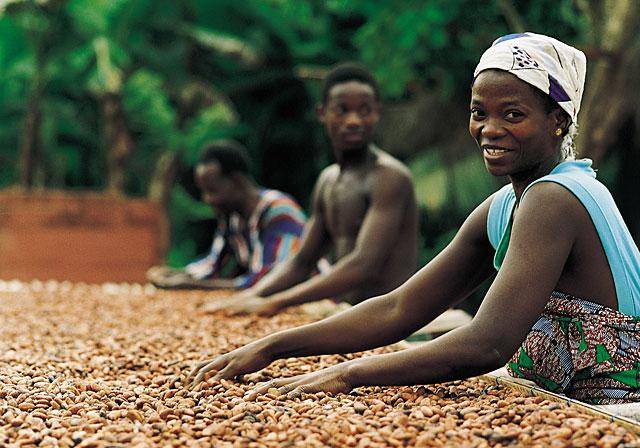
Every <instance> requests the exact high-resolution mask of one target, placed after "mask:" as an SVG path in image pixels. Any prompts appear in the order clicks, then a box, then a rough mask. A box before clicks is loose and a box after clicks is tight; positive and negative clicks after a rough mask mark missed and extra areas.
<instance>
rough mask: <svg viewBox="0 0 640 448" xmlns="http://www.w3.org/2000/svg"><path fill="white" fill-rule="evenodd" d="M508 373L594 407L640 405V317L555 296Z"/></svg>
mask: <svg viewBox="0 0 640 448" xmlns="http://www.w3.org/2000/svg"><path fill="white" fill-rule="evenodd" d="M507 369H508V370H509V373H510V374H511V375H512V376H514V377H520V378H526V379H528V380H531V381H534V382H535V383H536V384H538V385H539V386H540V387H543V388H545V389H547V390H550V391H553V392H560V393H564V394H566V395H567V396H569V397H571V398H575V399H578V400H581V401H584V402H588V403H593V404H620V403H629V402H637V401H640V317H633V316H628V315H626V314H623V313H621V312H619V311H616V310H613V309H611V308H608V307H605V306H603V305H599V304H597V303H593V302H589V301H587V300H583V299H578V298H575V297H573V296H570V295H568V294H563V293H561V292H557V291H554V292H553V293H552V294H551V298H550V300H549V302H548V303H547V305H546V307H545V309H544V312H543V313H542V316H541V317H540V319H538V321H537V322H536V323H535V324H534V326H533V328H532V329H531V332H530V333H529V334H528V335H527V337H526V339H525V341H524V342H523V344H522V346H521V347H520V348H519V349H518V351H517V352H516V353H515V355H514V356H513V358H512V359H511V362H509V364H508V365H507Z"/></svg>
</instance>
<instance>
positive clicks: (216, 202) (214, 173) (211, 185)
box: [195, 162, 236, 214]
mask: <svg viewBox="0 0 640 448" xmlns="http://www.w3.org/2000/svg"><path fill="white" fill-rule="evenodd" d="M195 180H196V185H197V186H198V188H199V189H200V193H201V197H202V201H203V202H205V203H206V204H208V205H210V206H211V207H213V208H214V209H216V210H217V211H219V212H222V213H225V214H228V213H230V212H232V211H233V210H234V209H235V207H234V205H235V196H236V195H235V192H236V188H235V185H234V182H233V179H232V178H231V177H229V176H226V175H224V174H223V173H222V170H221V169H220V165H219V164H218V163H216V162H211V163H206V164H200V165H197V166H196V172H195Z"/></svg>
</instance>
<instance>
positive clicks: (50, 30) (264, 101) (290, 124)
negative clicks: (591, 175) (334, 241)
mask: <svg viewBox="0 0 640 448" xmlns="http://www.w3.org/2000/svg"><path fill="white" fill-rule="evenodd" d="M4 3H6V4H5V6H4V10H3V11H2V12H1V13H0V14H1V15H0V141H1V142H2V144H1V145H0V166H1V167H2V169H1V170H0V187H4V186H9V185H14V184H19V185H21V186H22V187H24V188H66V189H95V190H105V191H107V192H108V193H109V194H116V195H127V196H147V197H149V198H151V199H153V200H157V201H159V202H160V203H161V204H162V205H163V206H164V207H166V209H167V211H168V216H170V219H171V226H172V233H171V235H172V236H171V249H170V251H169V253H168V260H169V262H170V263H171V264H172V265H181V264H184V263H186V262H187V261H188V260H190V259H191V258H193V257H194V256H196V254H198V253H201V252H203V251H205V250H206V248H207V246H208V244H209V239H210V237H211V235H210V232H211V226H212V222H211V220H212V219H213V218H214V217H213V215H212V213H211V212H210V211H209V210H208V209H207V208H206V207H204V206H203V205H202V204H200V203H198V202H197V191H196V188H195V186H194V184H193V180H192V176H191V166H192V164H193V162H194V160H195V158H196V157H197V152H198V150H199V148H200V147H201V146H202V144H203V143H204V142H206V141H208V140H210V139H214V138H226V137H231V138H236V139H238V140H240V141H242V142H243V143H244V144H245V145H246V146H247V147H248V148H249V150H250V152H251V156H252V159H253V161H254V167H253V174H254V175H255V177H256V179H257V181H258V182H259V183H261V184H263V185H266V186H269V187H273V188H278V189H282V190H284V191H287V192H290V193H291V194H293V195H294V196H295V197H296V198H298V199H299V200H300V202H301V203H303V204H305V206H306V205H308V197H309V193H310V191H311V188H312V186H313V184H314V181H315V178H316V175H317V174H318V173H319V171H320V169H321V168H322V167H324V166H326V164H328V163H329V162H330V152H329V151H328V150H327V144H326V140H325V137H324V135H323V133H322V129H321V128H320V127H319V126H318V124H317V123H316V121H315V113H314V103H315V102H316V101H317V100H318V96H319V88H320V80H321V78H322V77H323V75H324V74H325V73H326V71H327V69H328V67H330V66H331V65H332V64H334V63H336V62H340V61H343V60H359V61H361V62H363V63H365V64H366V65H368V66H369V67H370V68H371V69H372V71H373V72H374V73H375V75H376V77H377V78H378V79H379V81H380V84H381V88H382V93H383V100H384V102H385V104H386V105H388V106H389V110H390V111H391V110H393V107H396V106H398V107H404V105H407V104H408V105H410V104H413V103H415V102H416V101H417V100H416V98H428V100H425V101H426V102H425V103H424V104H426V105H427V107H426V109H429V110H432V111H435V112H434V114H435V115H425V116H423V115H420V112H419V111H417V109H416V110H413V109H408V110H409V112H408V113H409V114H410V115H411V114H412V117H413V121H415V122H416V123H417V125H416V126H417V128H418V131H417V132H418V133H420V134H421V135H422V134H423V136H424V135H430V134H429V133H430V132H432V133H433V132H436V131H439V132H440V133H436V134H434V136H433V138H422V139H415V140H410V142H409V143H410V146H411V150H410V152H409V153H406V152H405V153H402V154H399V156H401V158H403V159H405V161H406V162H407V163H408V164H409V165H410V167H411V169H412V171H413V173H414V176H415V180H416V189H417V192H418V197H419V200H420V202H421V207H422V210H423V220H422V237H423V239H422V241H423V243H422V252H421V260H422V262H426V261H428V260H429V259H431V258H432V257H433V255H434V254H435V253H436V252H437V251H439V250H440V249H441V248H442V247H443V246H444V245H446V244H447V243H448V242H449V241H450V239H451V238H452V236H453V235H454V233H455V231H456V229H457V228H458V227H459V226H460V224H461V223H462V221H463V219H464V217H465V216H466V215H467V214H468V213H469V212H470V210H471V209H472V208H473V207H475V206H476V205H477V204H479V203H480V202H481V201H482V200H483V199H484V198H486V197H487V196H488V195H489V194H490V193H491V192H492V191H495V190H496V189H497V187H498V186H499V185H500V180H496V179H492V178H491V177H490V176H488V175H487V174H486V171H485V169H484V166H483V164H482V161H481V159H480V157H479V156H478V155H477V154H476V152H475V151H474V146H473V143H472V141H471V139H470V138H468V137H466V136H465V135H464V134H465V132H466V131H465V126H466V125H465V123H466V120H467V112H466V107H467V106H466V102H467V101H468V98H467V97H468V91H469V85H470V81H471V73H472V71H473V67H474V66H475V64H476V62H477V60H478V58H479V56H480V54H481V53H482V51H483V50H484V49H485V48H486V47H487V46H488V45H490V44H491V42H492V41H493V40H494V39H495V38H496V37H498V36H500V35H503V34H507V33H509V32H518V31H524V30H525V29H527V30H530V31H535V32H541V33H545V34H549V35H553V36H555V37H557V38H559V39H561V40H565V41H567V42H569V43H573V44H575V45H578V46H579V47H581V48H583V49H585V51H586V52H587V54H588V56H589V57H590V58H592V57H596V58H597V57H598V56H599V55H600V53H599V49H601V46H600V47H599V46H598V45H599V42H601V41H602V36H603V35H606V30H607V29H608V28H607V27H609V28H611V27H610V26H609V25H610V24H608V22H606V20H605V19H606V18H607V17H614V18H615V17H617V16H615V14H618V15H620V16H621V17H624V18H625V20H629V16H630V15H631V16H632V15H633V14H635V15H636V16H637V15H638V11H637V7H635V6H633V5H632V3H629V2H623V1H622V0H620V1H618V2H616V1H612V2H609V3H611V4H612V5H613V6H612V8H613V9H611V8H609V9H608V10H607V11H599V10H598V8H600V7H601V3H602V2H598V1H572V0H523V1H518V2H510V1H508V0H489V1H485V2H477V1H471V0H411V1H406V0H326V1H320V0H246V1H242V2H238V1H231V0H213V1H211V0H172V1H167V0H155V1H152V0H68V1H65V0H39V1H21V0H17V1H10V2H4ZM623 3H624V4H627V10H621V11H617V9H620V8H622V7H623V6H624V5H622V4H623ZM618 4H620V5H622V6H620V5H618ZM629 5H632V6H629ZM618 6H620V8H619V7H618ZM616 8H617V9H616ZM603 17H604V18H603ZM612 20H613V19H612ZM625 23H626V24H629V23H630V22H628V21H627V22H625ZM612 29H613V28H612ZM631 29H635V28H633V27H632V28H631ZM635 39H636V40H635V41H634V42H636V44H637V38H635ZM625 42H626V41H625ZM620 45H622V44H620ZM630 45H631V43H630V44H628V46H630ZM636 47H637V45H636ZM620 48H622V47H620ZM625 48H626V47H625ZM617 49H619V48H617V47H611V48H609V47H608V48H607V51H608V53H607V55H609V56H610V55H611V54H612V53H611V52H613V51H616V50H617ZM639 90H640V89H636V90H635V91H639ZM421 95H422V96H421ZM412 102H413V103H412ZM445 110H446V111H453V112H451V115H447V119H446V120H443V119H442V115H439V111H445ZM625 111H626V112H628V110H627V109H625V110H624V111H622V112H621V115H620V118H618V121H620V120H622V119H624V120H625V121H624V122H625V123H626V124H625V125H624V126H623V124H622V123H620V124H619V126H618V127H617V128H614V129H613V131H614V132H615V134H614V136H615V139H610V140H611V141H609V142H608V143H609V146H611V147H613V146H614V144H616V145H618V146H619V147H621V148H627V150H625V151H622V150H620V151H618V150H616V149H615V148H614V149H611V150H609V151H606V152H604V153H599V157H598V162H600V163H601V165H602V166H604V167H605V168H603V169H602V171H601V173H603V174H604V173H606V176H605V179H604V180H605V182H606V183H608V185H609V186H610V187H611V188H612V189H613V190H614V193H615V192H616V191H617V192H625V191H627V190H628V189H630V188H635V184H633V183H631V184H630V182H632V181H630V180H629V179H628V178H627V177H625V174H624V173H623V172H622V170H624V169H625V166H627V163H626V161H629V160H635V159H637V156H634V155H633V154H636V153H637V152H638V151H637V144H636V143H635V141H634V139H633V135H635V129H636V124H635V123H636V121H637V120H635V118H634V117H635V115H633V114H629V113H626V115H625V114H624V113H623V112H625ZM447 113H448V112H447ZM434 117H435V118H434ZM387 118H388V119H391V118H392V117H391V116H389V117H387ZM634 120H635V121H634ZM590 123H591V122H590ZM583 124H584V123H583ZM381 134H382V135H380V138H381V139H382V140H383V141H384V142H391V143H390V144H389V145H388V147H387V145H385V149H388V150H389V151H390V152H392V153H393V152H394V147H396V146H398V147H399V146H401V144H402V142H403V141H404V142H405V143H406V142H407V138H408V136H407V135H393V133H392V132H390V131H389V130H388V129H386V128H385V127H384V126H382V132H381ZM414 141H415V143H414ZM587 155H588V152H587ZM634 157H635V159H634ZM283 167H286V169H283ZM636 177H637V176H636ZM620 179H624V180H622V181H621V180H620ZM620 194H622V193H620ZM622 209H623V211H624V210H628V212H629V214H630V216H631V215H633V213H634V211H635V210H636V209H637V207H630V206H629V201H623V204H622ZM634 216H635V215H634ZM631 227H632V230H634V233H635V234H636V235H637V232H635V231H636V230H637V229H639V228H640V217H638V219H637V220H636V221H634V222H633V223H632V225H631Z"/></svg>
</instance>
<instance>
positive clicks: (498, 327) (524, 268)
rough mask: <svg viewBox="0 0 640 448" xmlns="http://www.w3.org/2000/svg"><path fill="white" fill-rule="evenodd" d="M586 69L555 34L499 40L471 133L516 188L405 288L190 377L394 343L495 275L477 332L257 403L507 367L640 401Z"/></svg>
mask: <svg viewBox="0 0 640 448" xmlns="http://www.w3.org/2000/svg"><path fill="white" fill-rule="evenodd" d="M585 66H586V60H585V57H584V54H583V53H582V52H580V51H579V50H576V49H575V48H573V47H570V46H568V45H565V44H563V43H562V42H559V41H557V40H555V39H552V38H550V37H547V36H542V35H536V34H532V33H525V34H518V35H509V36H505V37H503V38H500V39H498V40H497V41H496V42H494V44H493V46H492V47H491V48H489V49H488V50H487V51H486V52H485V53H484V55H483V56H482V58H481V60H480V63H479V64H478V67H477V68H476V70H475V73H474V81H473V85H472V95H471V117H470V120H469V131H470V133H471V135H472V136H473V138H474V139H475V140H476V143H477V144H478V147H479V148H480V150H481V152H482V156H483V158H484V162H485V165H486V167H487V170H488V171H489V172H490V173H491V174H493V175H496V176H507V177H508V178H509V180H510V184H508V185H507V186H505V187H504V188H502V189H501V190H500V191H498V192H497V193H495V194H494V195H492V196H491V197H489V198H488V199H487V200H485V201H484V202H483V203H482V204H481V205H480V206H479V207H478V208H476V209H475V210H474V211H473V212H472V213H471V215H470V216H469V217H468V218H467V220H466V221H465V222H464V224H463V225H462V227H461V228H460V231H459V232H458V234H457V235H456V237H455V238H454V240H453V241H452V242H451V244H449V246H448V247H447V248H446V249H444V250H443V251H442V252H441V253H440V254H439V255H438V256H437V257H436V258H434V259H433V260H432V261H431V262H430V263H429V264H427V265H426V266H425V267H424V268H423V269H421V270H420V271H419V272H418V273H417V274H415V275H414V276H413V277H412V278H411V279H409V280H408V281H407V282H406V283H405V284H404V285H402V286H401V287H399V288H397V289H396V290H394V291H392V292H390V293H388V294H385V295H383V296H379V297H376V298H373V299H370V300H367V301H365V302H363V303H361V304H360V305H358V306H356V307H353V308H351V309H349V310H347V311H345V312H343V313H340V314H338V315H335V316H333V317H330V318H327V319H324V320H322V321H319V322H316V323H312V324H309V325H305V326H303V327H299V328H295V329H291V330H286V331H282V332H279V333H276V334H273V335H269V336H267V337H265V338H263V339H260V340H258V341H255V342H253V343H251V344H248V345H246V346H244V347H241V348H239V349H237V350H234V351H233V352H231V353H227V354H225V355H222V356H219V357H217V358H215V359H214V360H210V361H205V362H203V363H201V364H199V365H198V366H197V367H196V369H195V370H194V371H193V372H192V374H191V377H192V378H193V382H194V383H197V382H199V381H201V380H202V379H203V378H204V376H205V374H207V372H215V376H214V378H215V379H220V378H230V377H234V376H236V375H240V374H244V373H249V372H253V371H256V370H258V369H261V368H263V367H265V366H267V365H268V364H269V363H271V362H272V361H273V360H275V359H279V358H285V357H292V356H308V355H318V354H328V353H347V352H355V351H361V350H367V349H371V348H374V347H379V346H382V345H386V344H390V343H393V342H396V341H398V340H401V339H402V338H405V337H406V336H408V335H410V334H411V333H412V332H414V331H415V330H417V329H419V328H421V327H422V326H423V325H425V324H426V323H428V322H429V321H431V320H432V319H434V318H435V317H436V316H438V315H439V314H440V313H442V312H443V311H444V310H446V309H447V308H449V307H451V306H452V305H454V304H455V303H457V302H459V301H461V300H463V299H464V298H466V297H467V296H469V295H470V294H471V293H472V292H473V291H474V290H475V289H476V288H477V287H478V285H480V284H481V283H482V282H483V281H484V280H486V279H487V278H489V277H490V276H491V275H492V274H493V273H494V269H497V270H498V273H497V276H496V278H495V280H494V281H493V284H492V285H491V288H490V289H489V291H488V292H487V294H486V297H485V298H484V301H483V303H482V305H481V307H480V309H479V310H478V313H477V314H476V316H475V317H474V319H473V321H472V322H471V323H469V324H468V325H466V326H464V327H461V328H458V329H456V330H454V331H452V332H450V333H448V334H446V335H444V336H442V337H439V338H437V339H435V340H433V341H430V342H427V343H425V344H421V345H420V346H418V347H415V348H412V349H408V350H404V351H400V352H396V353H391V354H384V355H376V356H368V357H364V358H360V359H355V360H352V361H349V362H345V363H342V364H339V365H336V366H333V367H331V368H327V369H323V370H319V371H316V372H313V373H309V374H306V375H301V376H295V377H292V378H284V379H278V380H274V381H271V382H269V383H267V384H265V385H262V386H260V387H258V388H256V390H255V393H261V392H264V391H266V390H267V389H268V388H272V387H275V388H279V389H280V391H281V392H282V393H288V394H290V395H291V396H296V395H299V394H300V393H302V392H307V393H312V392H317V391H330V392H334V393H335V392H347V391H349V390H350V389H352V388H354V387H358V386H366V385H412V384H426V383H434V382H441V381H449V380H455V379H460V378H465V377H469V376H473V375H478V374H482V373H485V372H489V371H491V370H493V369H496V368H498V367H501V366H504V365H505V363H507V362H508V368H509V370H510V372H511V374H513V375H515V376H521V377H525V378H528V379H532V380H534V381H536V382H537V383H538V384H540V385H541V386H543V387H546V388H548V389H551V390H555V391H560V392H564V393H566V394H568V395H570V396H573V397H576V398H579V399H581V400H585V401H590V402H598V403H617V402H627V401H634V400H637V399H640V390H639V389H638V382H637V373H638V365H640V363H638V361H640V338H639V337H638V330H640V326H639V325H638V324H637V323H636V322H637V321H638V320H640V318H638V317H635V316H639V315H640V255H639V253H638V249H637V247H636V246H635V244H634V243H633V240H632V239H631V236H630V235H629V232H628V230H627V228H626V226H625V224H624V222H623V221H622V218H621V217H620V214H619V212H618V210H617V208H616V206H615V203H614V202H613V199H612V198H611V195H610V194H609V192H608V191H607V190H606V188H605V187H604V186H603V185H602V184H601V183H599V182H598V181H596V180H595V172H594V171H593V170H592V169H591V167H590V165H591V161H590V160H587V159H584V160H577V161H576V160H574V158H573V143H572V139H573V137H574V136H575V133H576V125H575V123H576V118H577V114H578V111H579V109H580V100H581V97H582V90H583V86H584V78H585V68H586V67H585ZM372 322H375V324H374V325H371V323H372ZM523 341H524V342H523ZM514 353H515V355H514ZM510 360H511V361H510Z"/></svg>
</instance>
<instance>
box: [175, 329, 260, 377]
mask: <svg viewBox="0 0 640 448" xmlns="http://www.w3.org/2000/svg"><path fill="white" fill-rule="evenodd" d="M264 347H265V344H264V341H263V340H258V341H256V342H253V343H251V344H248V345H245V346H244V347H240V348H238V349H236V350H234V351H232V352H229V353H227V354H224V355H221V356H218V357H217V358H214V359H210V360H208V361H204V362H201V363H200V364H198V365H197V366H196V367H195V369H193V371H192V372H191V373H190V374H189V376H188V377H187V382H190V383H191V386H192V387H193V386H196V385H197V384H198V383H200V382H201V381H202V380H204V379H205V376H206V375H207V374H208V373H214V376H213V380H214V381H217V380H222V379H229V378H233V377H235V376H238V375H244V374H245V373H252V372H256V371H258V370H260V369H263V368H265V367H267V366H268V365H269V364H271V361H272V358H271V355H270V354H269V352H268V350H265V348H264Z"/></svg>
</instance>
